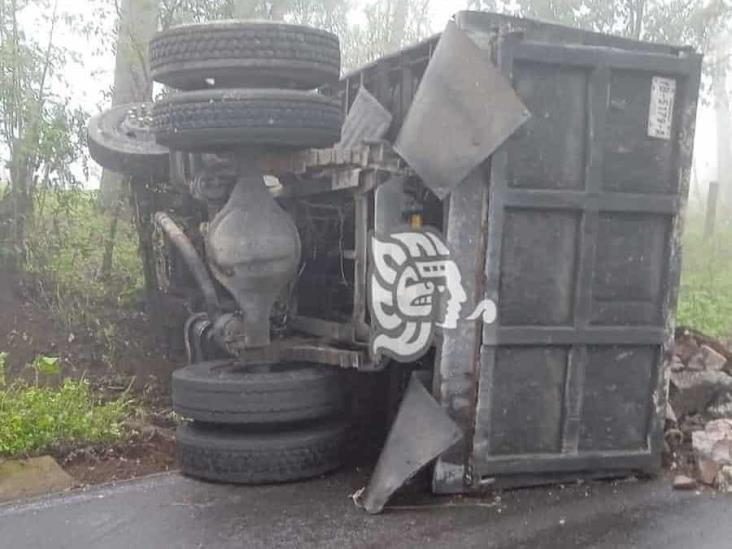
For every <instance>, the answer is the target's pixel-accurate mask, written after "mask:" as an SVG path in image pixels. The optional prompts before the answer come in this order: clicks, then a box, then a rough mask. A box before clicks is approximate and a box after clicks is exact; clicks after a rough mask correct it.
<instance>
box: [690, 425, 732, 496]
mask: <svg viewBox="0 0 732 549" xmlns="http://www.w3.org/2000/svg"><path fill="white" fill-rule="evenodd" d="M691 443H692V447H693V448H694V456H695V458H696V462H697V466H698V468H699V474H700V477H701V481H702V482H703V483H704V484H709V485H712V484H715V482H716V480H717V476H718V475H719V473H720V472H721V470H722V468H724V467H727V466H732V420H730V419H718V420H715V421H710V422H709V423H708V424H707V425H706V427H705V428H704V430H703V431H694V432H693V433H692V434H691Z"/></svg>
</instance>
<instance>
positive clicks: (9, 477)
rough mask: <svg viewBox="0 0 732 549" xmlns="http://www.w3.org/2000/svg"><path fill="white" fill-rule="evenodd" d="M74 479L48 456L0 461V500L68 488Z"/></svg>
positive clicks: (27, 496)
mask: <svg viewBox="0 0 732 549" xmlns="http://www.w3.org/2000/svg"><path fill="white" fill-rule="evenodd" d="M73 485H74V479H73V478H72V477H71V476H70V475H69V474H68V473H67V472H66V471H64V470H63V469H61V466H59V464H58V463H56V460H54V459H53V458H52V457H50V456H43V457H39V458H31V459H19V460H10V461H5V462H3V463H0V502H3V501H11V500H14V499H20V498H29V497H33V496H40V495H42V494H49V493H52V492H61V491H63V490H68V489H69V488H71V487H72V486H73Z"/></svg>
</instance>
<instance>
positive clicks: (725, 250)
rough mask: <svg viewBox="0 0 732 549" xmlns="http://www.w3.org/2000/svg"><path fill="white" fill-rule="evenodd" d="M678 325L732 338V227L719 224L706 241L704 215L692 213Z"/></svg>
mask: <svg viewBox="0 0 732 549" xmlns="http://www.w3.org/2000/svg"><path fill="white" fill-rule="evenodd" d="M682 259H683V269H682V275H681V288H680V293H679V305H678V312H677V321H676V324H677V325H678V326H685V327H688V328H693V329H695V330H699V331H700V332H703V333H705V334H707V335H709V336H713V337H716V338H720V339H728V338H730V336H731V335H732V226H731V225H729V224H727V223H721V222H720V223H718V226H717V228H716V230H715V232H714V235H713V236H712V237H710V238H708V239H705V238H704V216H703V215H702V214H701V213H700V212H698V211H694V210H692V211H690V212H689V214H688V216H687V223H686V230H685V233H684V240H683V256H682Z"/></svg>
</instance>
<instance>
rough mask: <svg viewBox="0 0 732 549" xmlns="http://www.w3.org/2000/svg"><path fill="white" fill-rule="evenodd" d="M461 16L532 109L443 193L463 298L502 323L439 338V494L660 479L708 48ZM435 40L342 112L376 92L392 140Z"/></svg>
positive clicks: (382, 67) (356, 80)
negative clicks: (627, 476)
mask: <svg viewBox="0 0 732 549" xmlns="http://www.w3.org/2000/svg"><path fill="white" fill-rule="evenodd" d="M455 21H456V24H457V26H458V27H459V28H460V29H462V30H463V31H465V32H466V33H467V34H468V36H470V38H471V39H472V40H473V41H474V42H475V43H476V44H477V45H478V46H479V47H481V48H482V49H483V50H484V51H485V55H486V58H492V59H493V61H494V63H495V64H496V65H497V66H498V67H499V68H500V70H501V71H502V72H503V74H504V75H505V76H506V77H507V78H508V79H509V80H510V81H511V83H512V85H513V87H514V89H515V91H516V92H517V94H518V95H519V97H520V98H521V99H522V101H523V102H524V104H525V105H526V106H527V108H528V110H529V111H530V112H531V115H532V118H531V119H530V120H529V121H528V122H527V123H526V124H525V125H524V126H522V127H521V128H520V129H519V130H518V131H517V132H516V134H514V135H513V136H512V138H511V139H509V141H508V142H507V143H505V144H504V145H503V146H501V147H500V148H499V149H498V151H496V152H495V153H494V154H493V156H492V157H491V158H490V159H489V160H488V161H486V162H485V163H484V165H483V166H482V167H481V168H479V169H476V170H474V171H473V172H472V173H471V174H470V176H469V177H468V178H467V179H466V180H465V181H463V182H462V183H460V184H459V185H458V186H457V187H455V188H454V189H453V191H452V193H451V194H449V195H448V196H447V197H446V198H445V199H444V200H443V204H444V212H445V215H444V218H443V223H442V227H441V229H442V232H443V234H445V236H446V238H447V241H448V244H449V245H450V247H451V249H452V257H453V259H454V260H455V262H456V263H457V264H458V265H459V268H460V271H461V273H462V280H463V283H464V285H465V290H466V294H467V296H468V302H467V303H466V305H465V307H466V308H467V307H470V306H473V305H474V304H475V303H477V302H479V301H480V300H481V299H490V300H493V301H494V302H495V303H496V304H497V306H498V322H497V323H494V324H487V325H485V326H482V327H481V328H478V327H476V329H475V330H473V329H472V328H471V327H470V326H468V325H464V326H461V327H460V328H459V329H457V330H454V331H450V332H447V333H445V334H443V335H442V337H441V338H440V339H438V341H437V343H436V345H437V352H436V355H435V365H434V373H435V377H434V388H433V393H434V395H435V396H436V397H437V398H438V399H439V402H440V403H441V405H442V406H443V408H444V409H445V410H446V411H447V412H448V413H449V414H450V416H451V417H452V418H453V420H454V421H455V422H456V423H457V424H458V425H460V427H461V429H462V430H463V431H464V432H465V433H466V437H465V438H464V439H463V441H462V442H461V443H459V444H457V445H456V446H454V447H453V448H451V449H450V450H448V451H447V452H445V453H444V454H443V455H442V456H441V458H440V460H438V463H437V465H436V467H435V471H434V476H433V488H434V490H435V491H437V492H442V493H454V492H466V491H473V490H479V489H481V488H484V487H486V486H500V485H504V486H520V485H526V484H536V483H541V482H546V481H547V480H551V479H559V478H561V479H562V480H563V481H566V480H568V479H571V478H577V477H578V476H585V475H586V476H593V475H598V474H601V475H605V476H608V475H612V474H622V473H624V472H628V471H633V470H645V471H654V470H656V469H657V468H658V466H659V464H660V455H661V447H662V442H663V441H662V428H663V418H664V409H665V402H666V391H667V387H668V373H667V369H666V367H665V366H664V364H665V361H667V360H668V357H669V355H670V350H671V345H672V341H673V331H672V328H673V317H674V310H675V304H676V298H677V293H678V285H679V276H680V257H679V250H680V246H679V240H680V236H681V222H682V221H681V220H682V216H681V213H682V212H683V208H684V206H685V203H686V197H687V193H688V184H689V172H690V166H691V152H692V144H693V136H694V122H695V114H696V103H697V98H698V88H699V78H700V68H701V58H700V56H698V55H696V54H694V53H693V51H692V50H690V49H688V48H681V47H676V46H669V45H663V44H647V43H643V42H638V41H633V40H625V39H622V38H618V37H614V36H608V35H602V34H598V33H590V32H585V31H582V30H578V29H569V28H565V27H560V26H557V25H548V24H545V23H540V22H536V21H530V20H522V19H517V18H512V17H506V16H501V15H496V14H488V13H477V12H462V13H459V14H457V15H456V17H455ZM439 40H440V37H439V36H436V37H433V38H430V39H429V40H426V41H425V42H423V43H421V44H418V45H416V46H414V47H412V48H409V49H407V50H404V51H401V52H398V53H396V54H393V55H391V56H388V57H386V58H383V59H381V60H379V61H377V62H375V63H373V64H371V65H369V66H367V67H365V68H363V69H362V70H360V71H358V72H355V73H352V74H350V75H347V77H346V78H345V79H344V80H342V82H341V85H340V88H339V89H338V90H337V91H338V92H339V93H340V94H341V97H342V98H343V102H344V106H345V107H346V108H347V107H348V106H349V105H350V104H351V103H352V102H353V98H354V97H355V94H356V92H357V91H358V90H359V89H360V88H361V87H365V88H367V89H368V90H369V91H370V92H371V93H372V94H373V95H374V96H375V97H376V98H377V99H378V100H379V102H380V103H381V104H382V105H384V106H385V107H386V108H387V109H388V110H389V111H390V112H391V113H392V115H393V116H394V119H393V122H392V127H391V128H390V130H389V132H388V133H387V138H389V139H394V138H395V137H396V136H397V134H398V131H399V129H400V127H401V124H402V122H403V121H404V119H405V116H406V113H407V112H408V110H409V108H410V106H411V102H412V99H413V97H414V94H415V91H416V89H417V88H418V86H419V83H420V79H421V78H422V76H423V74H424V72H425V68H426V67H427V64H428V63H429V60H430V57H431V56H432V54H433V53H434V51H435V47H436V45H437V44H438V41H439ZM481 242H484V244H481Z"/></svg>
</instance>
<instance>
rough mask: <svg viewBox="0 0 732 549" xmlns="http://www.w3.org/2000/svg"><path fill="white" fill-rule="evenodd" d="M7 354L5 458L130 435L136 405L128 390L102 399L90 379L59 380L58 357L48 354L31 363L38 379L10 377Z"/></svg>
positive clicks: (0, 408)
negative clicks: (8, 375)
mask: <svg viewBox="0 0 732 549" xmlns="http://www.w3.org/2000/svg"><path fill="white" fill-rule="evenodd" d="M6 358H7V353H0V458H2V457H15V456H28V455H37V454H40V453H45V452H48V451H53V450H54V449H57V448H59V447H63V446H80V445H87V444H97V443H107V442H114V441H118V440H120V439H122V438H123V437H124V436H125V435H126V428H125V422H126V420H127V419H128V417H129V415H130V413H131V411H132V401H131V400H130V398H129V396H128V393H127V392H125V393H123V394H122V395H121V396H118V397H116V398H114V399H112V400H108V401H106V402H103V401H102V399H101V398H100V397H99V396H98V395H95V394H94V392H93V391H92V389H91V387H90V384H89V381H87V380H86V379H78V380H72V379H65V380H62V381H58V377H59V376H60V373H61V370H60V368H59V366H58V359H56V358H54V357H47V356H39V357H37V358H36V359H35V360H34V361H33V362H32V363H31V364H29V365H28V366H27V368H28V369H29V370H32V376H31V377H32V378H33V380H34V381H32V382H29V381H26V380H25V379H23V378H18V379H16V380H14V381H12V382H8V381H7V380H6V375H5V364H6ZM50 381H56V383H49V382H50Z"/></svg>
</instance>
